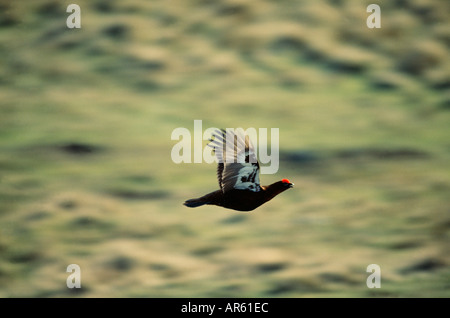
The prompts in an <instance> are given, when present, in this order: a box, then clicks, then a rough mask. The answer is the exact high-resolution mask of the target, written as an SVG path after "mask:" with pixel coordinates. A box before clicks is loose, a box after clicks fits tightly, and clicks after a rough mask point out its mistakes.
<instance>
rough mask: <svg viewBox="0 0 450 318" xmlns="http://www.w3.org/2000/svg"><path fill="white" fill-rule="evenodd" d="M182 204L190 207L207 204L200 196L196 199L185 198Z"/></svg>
mask: <svg viewBox="0 0 450 318" xmlns="http://www.w3.org/2000/svg"><path fill="white" fill-rule="evenodd" d="M183 204H184V205H185V206H187V207H190V208H196V207H198V206H202V205H204V204H208V202H206V201H204V200H203V199H202V198H198V199H190V200H186V201H185V202H184V203H183Z"/></svg>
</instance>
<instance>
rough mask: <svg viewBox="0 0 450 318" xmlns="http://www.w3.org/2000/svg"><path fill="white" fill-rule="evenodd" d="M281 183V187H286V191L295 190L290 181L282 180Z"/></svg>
mask: <svg viewBox="0 0 450 318" xmlns="http://www.w3.org/2000/svg"><path fill="white" fill-rule="evenodd" d="M280 182H281V185H282V186H283V187H285V188H286V189H289V188H293V187H294V184H293V183H292V182H291V181H289V180H288V179H283V180H281V181H280Z"/></svg>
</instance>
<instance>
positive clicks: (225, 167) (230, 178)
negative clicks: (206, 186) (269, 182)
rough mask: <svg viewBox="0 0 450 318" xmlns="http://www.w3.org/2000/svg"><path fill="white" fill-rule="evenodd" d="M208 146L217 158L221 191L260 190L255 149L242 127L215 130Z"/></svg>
mask: <svg viewBox="0 0 450 318" xmlns="http://www.w3.org/2000/svg"><path fill="white" fill-rule="evenodd" d="M208 146H210V147H212V148H214V153H215V155H216V157H217V159H218V167H217V178H218V180H219V185H220V188H221V189H222V191H223V192H227V191H230V190H232V189H239V190H249V191H254V192H258V191H260V190H261V186H260V183H259V163H258V160H257V158H256V153H255V149H254V147H253V145H252V143H251V141H250V138H249V137H248V135H246V134H245V133H244V131H243V130H242V129H240V128H238V129H236V130H233V129H227V130H223V129H222V130H216V131H215V132H214V134H213V139H212V140H211V142H210V143H209V144H208Z"/></svg>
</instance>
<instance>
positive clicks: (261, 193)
mask: <svg viewBox="0 0 450 318" xmlns="http://www.w3.org/2000/svg"><path fill="white" fill-rule="evenodd" d="M210 141H211V142H210V143H209V144H208V146H210V147H212V148H214V153H215V155H216V157H217V159H218V162H219V164H218V166H217V178H218V180H219V186H220V189H219V190H216V191H214V192H211V193H208V194H206V195H204V196H202V197H200V198H196V199H190V200H187V201H186V202H184V205H185V206H187V207H190V208H195V207H198V206H201V205H205V204H209V205H217V206H221V207H224V208H228V209H233V210H238V211H251V210H254V209H256V208H257V207H259V206H260V205H262V204H264V203H266V202H267V201H269V200H271V199H273V198H274V197H275V196H277V195H278V194H280V193H281V192H283V191H286V190H287V189H289V188H292V187H293V186H294V184H293V183H291V182H290V181H289V180H288V179H283V180H281V181H278V182H275V183H273V184H271V185H268V186H260V184H259V163H258V160H257V158H256V153H255V150H254V147H253V145H252V143H251V142H250V139H249V137H248V135H245V134H244V132H243V130H242V129H237V130H231V129H229V130H226V131H225V130H223V129H222V130H219V129H217V130H216V131H215V132H214V134H213V139H211V140H210Z"/></svg>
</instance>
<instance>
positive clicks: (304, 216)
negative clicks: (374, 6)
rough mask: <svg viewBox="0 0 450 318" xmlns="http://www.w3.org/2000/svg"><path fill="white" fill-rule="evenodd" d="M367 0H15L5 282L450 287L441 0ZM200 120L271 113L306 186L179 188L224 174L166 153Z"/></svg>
mask: <svg viewBox="0 0 450 318" xmlns="http://www.w3.org/2000/svg"><path fill="white" fill-rule="evenodd" d="M369 3H370V2H368V1H365V2H363V3H361V2H360V1H358V2H355V1H302V2H301V3H295V4H294V3H293V2H287V1H281V2H280V1H279V2H276V3H275V2H272V1H262V2H258V4H256V3H255V2H252V1H242V0H235V1H227V2H225V1H219V2H217V1H216V2H211V1H200V0H199V1H191V2H186V1H176V0H171V1H170V2H167V1H152V2H151V3H145V4H144V3H143V2H141V1H127V2H126V3H125V2H118V1H93V2H91V1H81V0H80V1H79V2H77V4H79V5H80V7H81V8H82V29H80V30H69V29H67V28H66V27H65V24H64V23H65V19H66V17H67V13H66V12H65V9H66V5H68V4H69V2H68V3H67V4H66V3H63V2H59V1H51V0H39V1H35V2H33V4H27V5H24V4H21V3H16V2H15V3H14V4H3V5H2V6H5V8H4V10H0V11H1V13H0V21H2V22H1V26H0V43H2V44H1V45H0V55H1V56H2V59H1V60H2V62H1V63H2V67H1V68H0V82H1V84H2V88H1V90H0V98H1V101H2V102H1V103H0V110H1V116H0V225H1V231H0V255H1V257H0V296H1V297H449V292H448V291H449V290H450V289H449V279H448V278H449V270H448V264H449V258H448V256H447V255H448V254H449V253H448V243H447V242H448V239H449V228H450V220H449V217H448V201H449V200H448V192H449V189H450V178H449V177H448V173H447V172H448V170H449V159H450V152H449V150H450V144H449V143H448V136H449V133H450V131H449V125H448V123H449V122H450V121H449V119H450V115H449V112H448V109H449V108H448V80H449V74H450V72H449V70H450V68H449V61H448V59H447V58H446V57H447V56H448V43H449V42H448V39H449V37H448V32H446V30H447V29H448V18H447V16H446V15H445V12H448V5H447V4H446V3H444V2H443V1H438V0H435V1H411V2H408V4H407V5H406V7H403V6H400V5H399V4H396V3H389V4H387V3H386V4H382V5H381V9H382V28H381V29H377V30H369V29H368V28H366V26H365V19H366V15H367V13H366V11H365V8H366V6H367V5H368V4H369ZM2 8H3V7H2ZM195 119H201V120H203V128H204V129H205V128H207V127H240V126H242V127H244V128H248V127H255V128H259V127H265V128H279V129H280V170H279V172H278V173H277V174H276V175H262V176H261V180H262V182H263V183H264V184H268V183H271V182H275V181H277V180H279V179H281V178H285V177H288V178H289V179H290V180H292V181H293V182H294V183H295V185H296V187H295V188H294V189H293V190H290V191H288V192H286V193H284V194H282V195H281V196H279V197H277V198H276V200H274V201H272V202H270V203H268V204H266V205H264V206H262V207H261V208H259V209H258V210H256V211H254V212H251V213H238V212H234V211H229V210H224V209H220V208H216V207H202V208H199V209H195V210H191V209H187V208H185V207H184V206H182V205H181V203H182V202H183V201H184V200H185V199H188V198H191V197H196V196H198V195H200V194H203V193H206V192H208V191H212V190H213V189H215V188H217V181H216V180H215V167H214V166H213V165H208V164H205V163H204V164H179V165H176V164H174V163H172V161H171V160H170V152H171V149H172V147H173V145H174V144H175V141H172V140H171V139H170V135H171V132H172V130H173V129H175V128H177V127H186V128H188V129H193V124H194V120H195ZM205 143H206V142H205ZM72 263H75V264H78V265H80V267H81V270H82V288H81V289H80V290H76V291H74V290H70V289H68V288H67V287H66V279H67V277H68V273H66V268H67V266H68V265H69V264H72ZM373 263H375V264H378V265H380V267H381V271H382V279H381V284H382V287H381V288H380V289H369V288H367V286H366V279H367V277H368V275H369V273H366V268H367V266H368V265H369V264H373Z"/></svg>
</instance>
